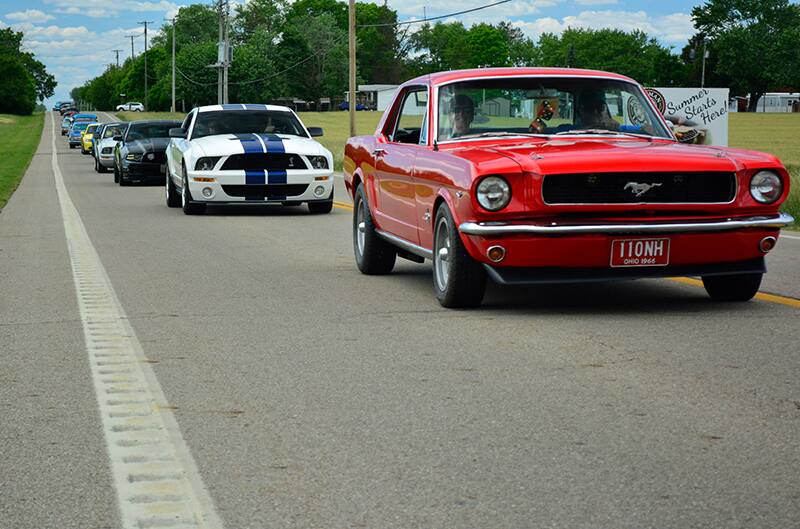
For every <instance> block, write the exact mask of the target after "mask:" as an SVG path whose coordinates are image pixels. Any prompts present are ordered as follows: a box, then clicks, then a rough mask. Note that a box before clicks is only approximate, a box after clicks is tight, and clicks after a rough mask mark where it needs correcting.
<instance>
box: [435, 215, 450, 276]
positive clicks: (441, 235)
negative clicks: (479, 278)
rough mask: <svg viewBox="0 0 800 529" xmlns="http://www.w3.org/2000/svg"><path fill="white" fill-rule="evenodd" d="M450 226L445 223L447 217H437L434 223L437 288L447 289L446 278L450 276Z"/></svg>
mask: <svg viewBox="0 0 800 529" xmlns="http://www.w3.org/2000/svg"><path fill="white" fill-rule="evenodd" d="M450 246H451V242H450V226H448V223H447V217H445V216H442V217H439V222H437V223H436V236H435V238H434V246H433V247H434V252H435V255H434V256H433V258H434V267H433V268H434V270H435V272H436V286H437V287H439V290H442V291H444V290H447V280H448V279H449V276H450V270H449V263H448V260H449V258H450Z"/></svg>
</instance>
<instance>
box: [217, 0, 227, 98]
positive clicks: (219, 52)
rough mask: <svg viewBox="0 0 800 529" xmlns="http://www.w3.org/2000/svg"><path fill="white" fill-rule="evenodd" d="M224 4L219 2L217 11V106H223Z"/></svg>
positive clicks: (221, 0) (221, 1)
mask: <svg viewBox="0 0 800 529" xmlns="http://www.w3.org/2000/svg"><path fill="white" fill-rule="evenodd" d="M222 4H223V0H219V2H217V10H218V11H219V42H218V43H217V64H216V66H217V104H218V105H221V104H222V102H223V99H222V61H223V60H224V57H225V56H224V55H223V53H224V51H225V50H224V45H225V44H224V41H223V29H222Z"/></svg>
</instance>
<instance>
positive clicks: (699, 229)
mask: <svg viewBox="0 0 800 529" xmlns="http://www.w3.org/2000/svg"><path fill="white" fill-rule="evenodd" d="M793 222H794V218H793V217H792V216H791V215H789V214H787V213H780V214H778V215H772V216H758V217H744V218H728V219H725V220H713V221H693V222H650V223H646V224H643V223H633V224H631V223H613V224H612V223H598V224H586V223H583V224H577V223H558V222H550V223H547V224H545V223H541V224H535V223H528V224H514V223H508V222H464V223H462V224H461V225H459V227H458V229H459V230H460V231H461V233H463V234H465V235H479V236H483V237H492V236H498V235H516V234H527V235H583V234H596V233H599V234H618V233H703V232H715V231H730V230H740V229H747V228H767V229H780V228H784V227H786V226H789V225H790V224H792V223H793Z"/></svg>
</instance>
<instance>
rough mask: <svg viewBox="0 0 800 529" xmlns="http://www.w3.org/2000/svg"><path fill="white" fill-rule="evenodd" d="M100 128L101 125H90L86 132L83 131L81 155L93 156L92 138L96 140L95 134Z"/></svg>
mask: <svg viewBox="0 0 800 529" xmlns="http://www.w3.org/2000/svg"><path fill="white" fill-rule="evenodd" d="M99 126H100V123H89V126H88V127H86V130H84V131H83V135H82V136H81V154H92V152H93V151H92V149H93V145H92V138H94V132H95V131H96V130H97V128H98V127H99Z"/></svg>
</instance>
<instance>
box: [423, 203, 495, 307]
mask: <svg viewBox="0 0 800 529" xmlns="http://www.w3.org/2000/svg"><path fill="white" fill-rule="evenodd" d="M433 289H434V291H435V292H436V299H438V300H439V303H440V304H441V305H442V306H443V307H447V308H452V309H456V308H471V307H477V306H479V305H480V304H481V302H482V301H483V295H484V293H485V292H486V271H485V270H484V269H483V266H482V265H481V264H480V263H478V262H477V261H475V260H474V259H473V258H472V257H471V256H470V255H469V252H467V249H466V248H464V243H462V242H461V237H460V235H459V234H458V228H457V227H456V225H455V222H454V221H453V216H452V215H451V214H450V209H449V208H448V207H447V204H445V203H442V204H441V205H440V206H439V209H437V211H436V220H435V221H434V223H433Z"/></svg>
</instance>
